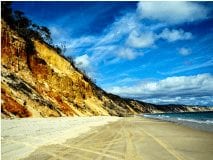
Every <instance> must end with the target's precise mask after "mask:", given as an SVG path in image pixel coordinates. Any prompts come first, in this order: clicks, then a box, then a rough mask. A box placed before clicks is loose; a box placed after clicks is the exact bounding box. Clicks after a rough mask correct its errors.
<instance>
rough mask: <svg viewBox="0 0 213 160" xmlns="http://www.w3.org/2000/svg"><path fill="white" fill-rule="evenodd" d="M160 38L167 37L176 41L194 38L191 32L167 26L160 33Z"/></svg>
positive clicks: (168, 39) (166, 38) (170, 40)
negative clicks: (170, 28)
mask: <svg viewBox="0 0 213 160" xmlns="http://www.w3.org/2000/svg"><path fill="white" fill-rule="evenodd" d="M158 37H159V38H162V39H165V40H167V41H169V42H174V41H177V40H188V39H192V33H190V32H184V31H183V30H182V29H179V30H176V29H172V30H169V29H168V28H165V29H164V30H163V31H162V32H161V33H160V34H159V35H158Z"/></svg>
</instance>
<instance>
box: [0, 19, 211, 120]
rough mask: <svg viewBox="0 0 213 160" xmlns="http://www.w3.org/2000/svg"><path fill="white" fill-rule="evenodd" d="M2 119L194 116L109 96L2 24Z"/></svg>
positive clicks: (63, 60) (48, 49)
mask: <svg viewBox="0 0 213 160" xmlns="http://www.w3.org/2000/svg"><path fill="white" fill-rule="evenodd" d="M1 23H2V25H1V27H2V28H1V47H2V48H1V51H2V53H1V115H2V117H3V118H7V117H51V116H53V117H58V116H92V115H116V116H125V115H126V114H131V115H132V114H139V113H144V112H148V113H150V112H165V111H166V112H167V111H195V110H203V109H205V110H208V109H207V108H203V109H202V108H197V107H194V108H192V107H186V106H175V107H165V106H164V107H163V106H157V105H153V104H147V103H143V102H140V101H135V100H131V99H122V98H120V97H119V96H115V95H112V94H108V93H106V92H105V91H103V90H102V89H100V88H99V87H98V86H96V85H95V84H94V83H92V82H91V81H90V79H89V78H88V77H87V76H85V75H84V74H83V73H82V72H80V71H79V70H78V69H77V68H76V67H75V66H74V65H73V64H72V63H70V62H69V61H68V60H67V59H66V58H64V57H63V56H61V55H60V54H58V53H57V52H56V50H55V49H54V48H52V47H50V46H49V45H48V44H46V43H44V42H41V41H38V40H33V43H34V44H33V45H34V48H35V49H34V50H32V49H31V48H29V47H31V46H29V43H28V42H26V41H25V40H24V39H23V38H21V37H20V36H19V35H18V34H17V33H16V32H15V31H13V30H12V29H11V28H10V27H9V26H8V25H7V24H6V23H5V22H4V21H2V22H1Z"/></svg>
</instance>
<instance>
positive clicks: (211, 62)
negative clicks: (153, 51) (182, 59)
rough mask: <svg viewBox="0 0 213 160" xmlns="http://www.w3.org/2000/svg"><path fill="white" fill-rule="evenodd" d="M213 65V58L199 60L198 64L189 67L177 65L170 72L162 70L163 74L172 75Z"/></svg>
mask: <svg viewBox="0 0 213 160" xmlns="http://www.w3.org/2000/svg"><path fill="white" fill-rule="evenodd" d="M211 66H213V58H212V59H210V60H208V61H205V62H202V63H201V62H199V63H197V64H193V65H191V66H189V67H186V66H185V65H184V66H180V67H176V68H174V70H173V71H170V72H164V73H163V72H161V74H162V75H172V74H176V73H183V72H187V71H191V70H195V69H199V68H205V67H211Z"/></svg>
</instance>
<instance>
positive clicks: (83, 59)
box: [74, 54, 90, 69]
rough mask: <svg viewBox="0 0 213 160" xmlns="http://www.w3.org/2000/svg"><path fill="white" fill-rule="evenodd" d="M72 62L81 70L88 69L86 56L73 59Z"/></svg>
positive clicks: (88, 62)
mask: <svg viewBox="0 0 213 160" xmlns="http://www.w3.org/2000/svg"><path fill="white" fill-rule="evenodd" d="M74 62H75V64H76V65H77V66H78V67H79V68H81V69H85V68H87V67H89V65H90V59H89V56H88V55H87V54H84V55H82V56H78V57H76V58H75V59H74Z"/></svg>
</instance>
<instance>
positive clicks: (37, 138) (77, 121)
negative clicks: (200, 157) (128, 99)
mask: <svg viewBox="0 0 213 160" xmlns="http://www.w3.org/2000/svg"><path fill="white" fill-rule="evenodd" d="M119 119H120V118H119V117H112V116H96V117H60V118H22V119H13V120H1V127H2V128H1V134H2V135H1V147H2V148H1V150H2V151H1V153H2V159H4V160H17V159H20V158H23V157H26V156H28V155H29V154H30V153H31V152H33V151H34V150H35V149H37V148H38V147H40V146H42V145H49V144H59V143H64V142H65V141H66V140H67V139H70V138H75V137H77V136H79V135H80V134H82V133H86V132H87V131H89V130H90V129H91V127H92V126H101V125H104V124H107V123H109V122H114V121H117V120H119Z"/></svg>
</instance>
